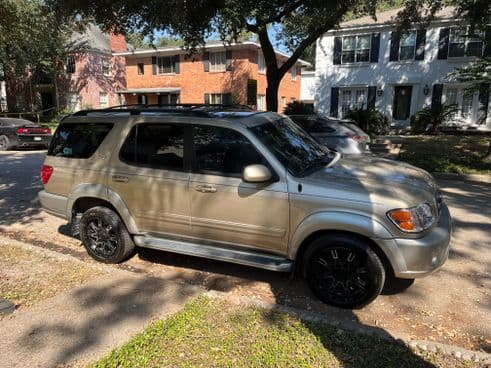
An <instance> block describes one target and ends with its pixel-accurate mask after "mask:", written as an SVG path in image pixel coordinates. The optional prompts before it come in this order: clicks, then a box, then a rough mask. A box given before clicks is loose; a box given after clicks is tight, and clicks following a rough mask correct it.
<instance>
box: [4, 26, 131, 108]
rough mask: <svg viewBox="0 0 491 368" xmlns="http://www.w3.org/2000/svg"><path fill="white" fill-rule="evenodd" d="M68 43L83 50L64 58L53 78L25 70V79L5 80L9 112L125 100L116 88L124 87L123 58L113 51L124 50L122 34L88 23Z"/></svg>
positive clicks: (99, 105) (102, 103) (95, 104)
mask: <svg viewBox="0 0 491 368" xmlns="http://www.w3.org/2000/svg"><path fill="white" fill-rule="evenodd" d="M70 42H71V43H72V44H73V45H74V46H75V48H78V49H83V51H79V52H77V53H74V54H73V55H72V56H70V57H68V58H67V60H66V63H64V67H63V68H64V69H63V71H62V72H61V73H59V76H58V78H57V79H56V80H54V78H53V77H52V76H47V75H41V76H39V75H29V73H26V76H25V77H24V78H19V79H15V80H10V81H7V83H6V86H5V87H6V88H5V94H6V100H7V105H8V110H9V111H15V110H17V111H38V110H46V109H50V108H53V109H55V110H57V111H59V110H63V109H68V110H71V111H75V110H79V109H82V108H88V107H91V108H99V107H107V106H111V105H118V104H121V103H123V102H124V101H122V100H121V99H120V98H121V97H122V96H121V95H119V94H118V93H117V92H116V91H118V90H121V89H124V88H125V87H126V80H125V58H124V57H122V56H115V55H114V54H113V53H114V52H123V51H126V50H127V45H126V41H125V39H124V36H120V35H113V34H108V33H104V32H102V31H101V30H100V28H99V27H97V26H95V25H89V26H88V27H87V29H86V30H85V31H84V33H82V34H80V33H74V34H73V35H72V36H71V41H70ZM0 97H1V96H0Z"/></svg>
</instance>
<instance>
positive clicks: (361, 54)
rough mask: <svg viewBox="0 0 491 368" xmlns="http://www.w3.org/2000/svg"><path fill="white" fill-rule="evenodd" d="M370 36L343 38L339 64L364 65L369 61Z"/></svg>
mask: <svg viewBox="0 0 491 368" xmlns="http://www.w3.org/2000/svg"><path fill="white" fill-rule="evenodd" d="M370 44H371V36H370V35H368V34H367V35H358V36H346V37H343V43H342V54H341V63H342V64H350V63H366V62H369V61H370Z"/></svg>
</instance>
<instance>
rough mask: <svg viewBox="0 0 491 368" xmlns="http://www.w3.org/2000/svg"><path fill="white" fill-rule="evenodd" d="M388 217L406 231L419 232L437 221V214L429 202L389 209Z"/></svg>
mask: <svg viewBox="0 0 491 368" xmlns="http://www.w3.org/2000/svg"><path fill="white" fill-rule="evenodd" d="M387 217H389V218H390V220H391V221H392V222H393V223H394V224H395V225H396V226H397V227H398V228H399V229H401V230H402V231H404V232H406V233H419V232H421V231H424V230H426V229H428V228H429V227H431V225H433V224H434V223H435V215H434V214H433V211H432V210H431V207H430V205H429V204H428V203H423V204H420V205H419V206H416V207H411V208H401V209H396V210H392V211H389V212H387Z"/></svg>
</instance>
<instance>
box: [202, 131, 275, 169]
mask: <svg viewBox="0 0 491 368" xmlns="http://www.w3.org/2000/svg"><path fill="white" fill-rule="evenodd" d="M193 143H194V157H195V168H194V169H195V171H197V172H201V173H209V174H215V175H223V176H232V177H242V171H243V170H244V168H245V167H246V166H248V165H253V164H263V165H266V164H267V162H266V161H265V160H264V158H263V156H262V155H261V154H260V153H259V152H258V151H257V150H256V148H255V147H254V146H253V144H252V143H251V142H250V141H249V140H248V139H247V138H246V137H244V136H243V135H242V134H240V133H239V132H237V131H235V130H232V129H227V128H221V127H213V126H195V127H194V128H193Z"/></svg>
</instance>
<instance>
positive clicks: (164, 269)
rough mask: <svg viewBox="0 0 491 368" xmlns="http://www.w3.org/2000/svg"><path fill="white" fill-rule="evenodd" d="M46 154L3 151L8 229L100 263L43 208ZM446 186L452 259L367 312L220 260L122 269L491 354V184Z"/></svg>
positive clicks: (140, 261) (145, 257) (1, 190)
mask: <svg viewBox="0 0 491 368" xmlns="http://www.w3.org/2000/svg"><path fill="white" fill-rule="evenodd" d="M43 155H44V153H43V152H42V151H38V152H8V153H0V211H1V213H2V216H1V218H0V228H1V231H2V232H3V234H4V235H8V236H10V237H13V238H17V239H22V240H25V241H28V242H30V243H32V244H34V245H37V246H41V247H45V248H49V249H52V250H56V251H58V252H62V253H69V254H72V255H74V256H76V257H77V258H79V259H82V260H84V261H87V262H93V261H92V260H91V259H90V258H89V257H88V256H87V255H86V253H85V251H84V249H83V248H82V247H81V245H80V242H79V241H78V240H76V239H73V238H71V237H69V236H68V235H66V234H68V231H67V226H66V224H65V223H64V221H63V220H60V219H58V218H55V217H53V216H50V215H48V214H45V213H43V212H41V211H40V208H39V203H38V201H37V199H36V194H37V192H38V191H39V190H40V189H41V185H40V184H39V168H40V166H41V164H42V160H43ZM439 184H440V186H441V188H442V191H443V193H444V196H445V200H446V202H447V203H448V204H449V207H450V211H451V213H452V216H453V220H454V234H453V235H454V236H453V241H452V249H451V252H450V258H449V260H448V262H447V263H446V264H445V265H444V267H443V268H442V269H441V270H439V271H437V272H436V273H435V274H433V275H432V276H430V277H427V278H424V279H420V280H416V282H415V284H414V285H413V286H412V287H410V288H409V289H408V290H406V291H405V292H403V293H398V294H394V295H382V296H380V297H379V298H377V300H376V301H375V302H374V303H372V304H370V305H369V306H368V307H366V308H364V309H362V310H358V311H345V310H339V309H336V308H333V307H328V306H325V305H323V304H322V303H320V302H318V301H317V300H316V299H315V297H313V296H312V295H311V294H310V292H309V291H308V288H307V287H306V285H305V284H304V282H303V281H302V280H300V279H298V278H296V279H292V278H291V277H289V276H288V275H284V274H277V273H273V272H269V271H264V270H259V269H254V268H248V267H243V266H238V265H232V264H226V263H223V262H218V261H211V260H205V259H199V258H194V257H189V256H183V255H175V254H170V253H164V252H156V251H151V250H140V251H139V253H138V254H137V255H136V256H135V257H133V258H132V259H131V260H129V261H127V262H126V263H124V264H122V265H116V266H114V267H116V268H124V269H127V270H131V271H134V272H136V273H147V274H151V275H154V276H158V277H165V276H166V275H168V274H171V273H172V274H173V275H176V274H177V275H179V278H180V279H181V280H182V281H184V282H187V283H190V284H196V285H200V286H202V287H204V288H207V289H214V290H220V291H226V292H229V293H232V294H237V295H245V296H249V297H253V298H257V299H261V300H266V301H270V302H277V303H280V304H285V305H289V306H295V307H300V308H304V309H308V310H315V311H318V312H321V313H324V314H328V315H330V316H335V317H336V318H339V319H346V320H353V319H357V320H358V321H359V322H361V323H363V324H366V325H372V326H377V327H378V328H381V329H385V330H387V331H389V332H390V333H392V334H396V335H399V336H405V337H407V338H412V339H424V340H434V341H438V342H442V343H447V344H449V343H450V344H456V345H460V346H462V347H466V348H469V349H474V350H483V351H486V352H491V275H490V270H491V251H490V249H491V236H490V234H491V208H490V206H489V204H490V203H491V186H490V185H489V184H486V183H478V182H463V181H446V180H441V181H439Z"/></svg>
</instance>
